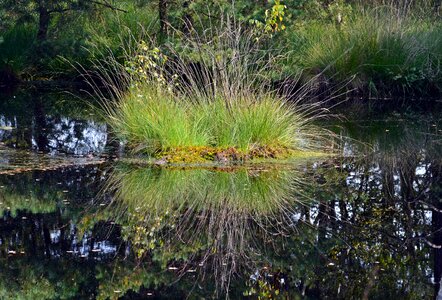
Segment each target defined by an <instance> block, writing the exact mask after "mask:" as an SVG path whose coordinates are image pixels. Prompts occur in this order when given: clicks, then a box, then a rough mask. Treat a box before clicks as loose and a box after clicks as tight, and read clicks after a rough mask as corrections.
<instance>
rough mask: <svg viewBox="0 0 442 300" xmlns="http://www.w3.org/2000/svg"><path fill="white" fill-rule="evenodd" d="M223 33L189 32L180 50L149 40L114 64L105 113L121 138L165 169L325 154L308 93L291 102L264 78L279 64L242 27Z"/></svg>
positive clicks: (325, 133) (237, 26)
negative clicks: (306, 98)
mask: <svg viewBox="0 0 442 300" xmlns="http://www.w3.org/2000/svg"><path fill="white" fill-rule="evenodd" d="M217 30H219V31H217V34H215V33H213V32H211V33H209V34H207V37H208V38H206V35H201V34H199V33H196V32H192V33H187V39H186V42H185V45H181V47H182V48H180V49H179V50H177V49H175V48H174V46H172V45H173V44H167V43H165V44H163V45H162V46H161V49H160V47H157V46H156V45H152V44H149V43H148V42H146V41H145V40H142V41H141V42H137V43H136V45H135V46H133V47H132V48H130V51H128V50H126V53H127V54H126V58H125V62H124V63H123V64H120V63H118V62H116V60H111V62H110V63H109V62H108V64H111V65H112V68H108V69H111V70H113V73H112V74H110V75H109V72H108V73H106V75H105V76H103V75H101V76H102V78H103V81H105V82H106V83H107V84H108V87H109V90H110V91H111V94H112V95H113V96H114V98H115V99H113V101H108V100H107V101H103V103H104V105H103V106H104V110H105V112H106V119H107V121H108V123H109V124H110V126H111V128H112V129H113V132H114V133H115V135H116V136H117V137H118V138H119V139H121V140H123V141H125V142H126V145H127V147H128V148H129V149H130V150H131V152H132V153H143V154H147V155H148V156H149V157H151V158H153V162H154V163H155V164H159V165H163V164H170V163H204V162H217V163H223V164H228V163H243V162H246V161H247V162H250V161H252V162H253V161H257V160H259V159H288V158H291V157H296V156H303V157H305V156H311V155H314V156H317V155H318V154H319V153H322V152H323V150H324V147H323V143H322V141H323V140H324V137H325V136H327V135H329V133H328V132H325V131H324V130H322V129H320V128H317V127H316V126H314V125H313V124H312V121H313V120H315V119H316V117H317V116H319V112H318V110H315V109H313V108H312V106H309V105H305V104H304V105H301V104H300V101H299V99H301V98H302V96H304V95H305V94H302V95H301V94H300V95H298V98H299V99H298V100H296V99H295V100H293V99H291V100H290V101H289V100H287V98H286V97H285V96H284V94H283V93H281V91H280V90H278V89H276V88H274V86H275V84H274V82H275V79H274V78H271V77H269V76H264V74H269V69H272V68H274V65H273V62H274V61H275V59H276V58H274V57H271V56H269V54H268V53H266V54H265V55H264V54H262V52H261V51H259V45H258V44H259V40H257V39H255V38H254V36H253V33H247V32H245V30H244V29H242V28H241V26H240V25H236V26H233V25H232V26H226V28H223V29H217ZM183 49H184V50H183ZM165 53H168V55H166V54H165ZM195 61H197V63H195ZM275 68H276V67H275ZM115 70H116V71H115ZM274 71H277V69H275V70H274ZM101 72H102V73H101V74H103V70H102V69H101ZM115 74H117V75H115ZM116 82H117V83H118V84H116ZM304 92H305V91H304ZM292 98H293V97H292Z"/></svg>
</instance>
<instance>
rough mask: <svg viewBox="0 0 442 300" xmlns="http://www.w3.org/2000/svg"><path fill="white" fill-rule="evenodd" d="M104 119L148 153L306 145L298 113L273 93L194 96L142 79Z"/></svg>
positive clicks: (209, 153) (244, 150)
mask: <svg viewBox="0 0 442 300" xmlns="http://www.w3.org/2000/svg"><path fill="white" fill-rule="evenodd" d="M108 119H109V122H110V124H111V125H112V128H113V129H114V131H115V132H116V133H117V134H118V136H119V137H120V138H122V139H123V140H125V141H127V142H128V144H129V145H130V146H131V148H132V149H134V150H135V151H137V152H138V151H141V152H145V153H148V154H155V153H162V152H165V151H170V150H171V149H172V150H182V149H183V148H184V149H186V148H187V149H188V150H189V151H192V149H193V148H195V147H200V149H201V151H204V149H206V152H205V153H206V154H207V155H199V154H198V155H197V157H203V158H204V157H207V158H209V157H210V156H212V157H213V156H214V155H216V154H217V153H220V152H223V151H224V150H226V149H228V148H230V147H233V148H235V149H236V150H237V151H238V152H241V153H242V154H241V155H242V157H243V158H244V155H247V153H251V152H253V151H257V150H258V149H261V148H265V149H272V148H274V149H297V150H303V149H307V148H308V140H307V139H308V130H306V129H307V128H308V126H307V125H306V124H305V123H306V122H305V120H304V119H303V117H302V114H301V113H298V112H297V111H296V109H295V107H294V106H293V105H291V104H289V103H287V102H285V101H283V100H281V99H279V98H277V97H276V96H275V97H270V96H266V97H264V98H263V99H260V98H257V99H251V98H242V99H238V100H237V101H235V102H233V103H232V104H230V105H227V104H226V102H225V101H224V100H217V101H214V102H211V101H205V102H192V101H188V100H186V99H177V98H176V96H175V95H173V94H172V93H170V92H168V91H165V90H162V89H159V88H158V87H155V86H152V85H149V84H146V85H143V86H142V87H138V88H134V89H133V90H132V91H131V92H130V93H128V94H127V95H126V96H125V97H124V98H123V99H122V100H121V101H120V102H119V103H118V104H117V106H116V107H113V108H111V109H109V118H108ZM200 153H201V152H200ZM284 153H287V152H284ZM256 154H258V152H256ZM281 154H283V153H281ZM238 155H240V154H239V153H238ZM197 157H195V159H197ZM188 160H189V159H184V161H188Z"/></svg>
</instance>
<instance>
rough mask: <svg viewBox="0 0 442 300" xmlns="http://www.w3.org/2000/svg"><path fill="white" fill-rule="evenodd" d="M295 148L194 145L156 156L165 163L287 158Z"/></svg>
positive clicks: (173, 149) (162, 152)
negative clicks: (239, 147) (245, 149)
mask: <svg viewBox="0 0 442 300" xmlns="http://www.w3.org/2000/svg"><path fill="white" fill-rule="evenodd" d="M293 152H294V150H292V149H289V148H286V147H270V146H256V147H253V148H252V149H250V150H248V151H243V150H239V149H237V148H235V147H224V148H223V147H207V146H192V147H178V148H170V149H167V150H165V151H161V152H159V153H158V154H157V155H156V158H157V159H158V160H159V161H162V162H163V163H204V162H213V161H215V162H220V163H228V162H245V161H247V160H252V159H255V158H287V157H289V156H290V155H291V154H292V153H293Z"/></svg>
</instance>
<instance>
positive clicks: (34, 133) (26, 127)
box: [0, 90, 107, 154]
mask: <svg viewBox="0 0 442 300" xmlns="http://www.w3.org/2000/svg"><path fill="white" fill-rule="evenodd" d="M67 95H68V94H60V93H58V94H57V93H53V94H50V93H43V94H41V93H40V92H38V91H36V90H31V92H30V93H27V92H24V93H21V94H18V95H17V97H14V98H12V97H11V99H10V101H5V103H2V104H0V113H2V114H3V115H0V126H12V127H14V128H16V129H14V130H8V131H2V130H0V142H3V143H5V144H7V145H9V146H11V147H14V148H22V149H34V150H38V151H44V152H47V151H50V152H54V151H60V152H66V153H73V154H88V153H96V152H101V151H102V150H103V148H104V146H105V143H106V139H107V134H106V125H104V124H100V123H98V122H95V121H92V120H90V119H91V116H90V115H88V114H87V112H88V110H87V109H85V108H84V104H81V103H78V101H74V100H75V97H74V96H70V97H71V99H68V100H66V99H64V98H66V97H67ZM72 98H74V99H72ZM80 108H82V109H80ZM85 112H86V113H85Z"/></svg>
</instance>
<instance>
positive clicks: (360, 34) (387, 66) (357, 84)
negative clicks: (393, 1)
mask: <svg viewBox="0 0 442 300" xmlns="http://www.w3.org/2000/svg"><path fill="white" fill-rule="evenodd" d="M292 37H293V39H292V42H293V43H294V44H297V45H298V47H297V48H296V49H295V51H294V52H293V57H292V58H293V63H294V64H295V65H297V66H302V67H303V68H305V69H306V70H308V71H309V72H310V73H311V74H316V73H317V72H324V74H325V75H326V77H327V78H328V79H332V80H337V81H341V82H345V81H348V80H349V79H352V80H351V83H350V85H351V87H353V88H357V89H360V90H367V89H371V91H374V92H376V91H378V90H379V91H388V92H393V91H402V92H403V91H413V90H414V91H420V92H424V93H425V92H428V91H426V89H428V88H432V89H434V88H436V89H437V88H438V89H439V90H440V88H441V87H442V85H441V83H442V76H441V70H440V63H441V60H442V50H441V49H442V26H441V24H440V22H436V21H432V20H431V19H430V18H422V17H417V16H414V15H412V14H409V15H402V14H398V13H397V11H396V10H394V9H393V8H391V7H379V8H376V9H372V10H370V11H367V12H364V13H354V14H353V15H352V16H350V17H349V18H348V20H347V21H346V22H345V23H344V24H340V25H337V24H333V23H321V22H316V23H315V22H312V23H311V24H308V26H305V27H303V28H302V29H301V30H299V31H298V32H296V33H293V35H292Z"/></svg>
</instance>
